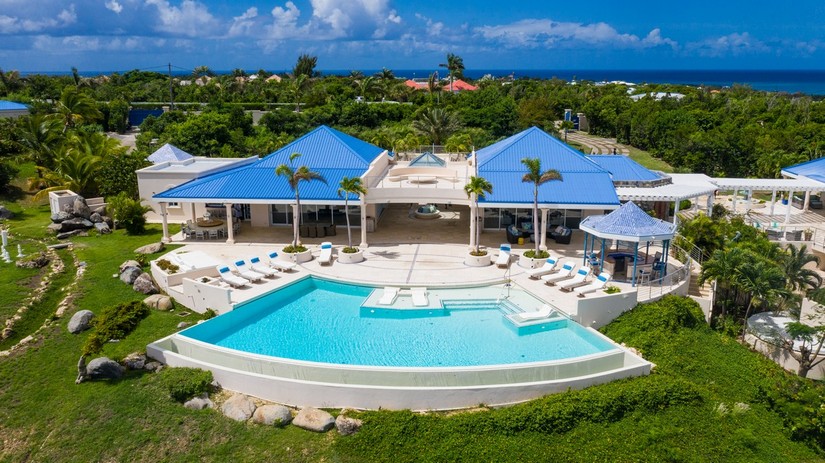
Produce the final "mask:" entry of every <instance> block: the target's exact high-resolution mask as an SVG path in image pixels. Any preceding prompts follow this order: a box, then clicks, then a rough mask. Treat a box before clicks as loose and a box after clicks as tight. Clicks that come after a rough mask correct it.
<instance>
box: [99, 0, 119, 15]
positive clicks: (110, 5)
mask: <svg viewBox="0 0 825 463" xmlns="http://www.w3.org/2000/svg"><path fill="white" fill-rule="evenodd" d="M103 6H105V7H106V9H107V10H111V11H114V12H115V13H117V14H120V12H121V11H123V5H121V4H120V3H118V1H117V0H107V1H106V3H104V4H103Z"/></svg>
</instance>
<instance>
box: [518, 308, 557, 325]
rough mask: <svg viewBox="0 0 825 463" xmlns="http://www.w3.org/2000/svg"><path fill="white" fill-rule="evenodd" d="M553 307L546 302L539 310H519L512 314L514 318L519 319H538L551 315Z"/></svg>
mask: <svg viewBox="0 0 825 463" xmlns="http://www.w3.org/2000/svg"><path fill="white" fill-rule="evenodd" d="M553 312H554V310H553V308H552V307H550V306H549V305H547V304H544V305H543V306H541V308H540V309H539V310H536V311H535V312H521V313H517V314H514V315H513V318H516V319H518V320H520V321H527V320H539V319H541V318H548V317H549V316H550V315H553Z"/></svg>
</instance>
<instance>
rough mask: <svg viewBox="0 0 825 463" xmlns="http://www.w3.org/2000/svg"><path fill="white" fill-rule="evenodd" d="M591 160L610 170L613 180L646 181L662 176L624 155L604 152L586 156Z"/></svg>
mask: <svg viewBox="0 0 825 463" xmlns="http://www.w3.org/2000/svg"><path fill="white" fill-rule="evenodd" d="M588 158H590V159H591V160H592V161H593V162H595V163H596V164H598V165H600V166H601V167H602V168H603V169H604V170H606V171H608V172H610V175H612V176H613V180H614V181H618V182H646V181H653V180H658V179H660V178H662V177H661V176H660V175H659V174H657V173H656V172H653V171H652V170H650V169H648V168H646V167H644V166H642V165H641V164H639V163H637V162H636V161H634V160H633V159H630V157H628V156H625V155H616V154H604V155H590V156H588Z"/></svg>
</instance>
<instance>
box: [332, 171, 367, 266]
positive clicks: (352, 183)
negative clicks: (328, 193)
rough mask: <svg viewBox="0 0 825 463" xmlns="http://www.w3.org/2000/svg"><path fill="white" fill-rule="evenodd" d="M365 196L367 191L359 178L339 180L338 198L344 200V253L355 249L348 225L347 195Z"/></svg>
mask: <svg viewBox="0 0 825 463" xmlns="http://www.w3.org/2000/svg"><path fill="white" fill-rule="evenodd" d="M366 194H367V189H366V188H365V187H364V185H363V184H362V183H361V178H360V177H344V178H342V179H341V183H340V184H339V186H338V196H339V197H343V198H344V215H345V216H347V249H344V252H347V251H348V250H355V248H353V247H352V231H351V230H350V225H349V195H359V196H364V195H366ZM366 225H367V224H361V226H362V227H365V226H366Z"/></svg>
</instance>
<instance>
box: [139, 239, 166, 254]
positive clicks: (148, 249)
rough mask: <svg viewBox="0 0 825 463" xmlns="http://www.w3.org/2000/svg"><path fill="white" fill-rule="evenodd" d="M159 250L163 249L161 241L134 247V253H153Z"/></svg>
mask: <svg viewBox="0 0 825 463" xmlns="http://www.w3.org/2000/svg"><path fill="white" fill-rule="evenodd" d="M160 251H163V243H161V242H157V243H152V244H147V245H146V246H141V247H139V248H137V249H135V254H154V253H156V252H160Z"/></svg>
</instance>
